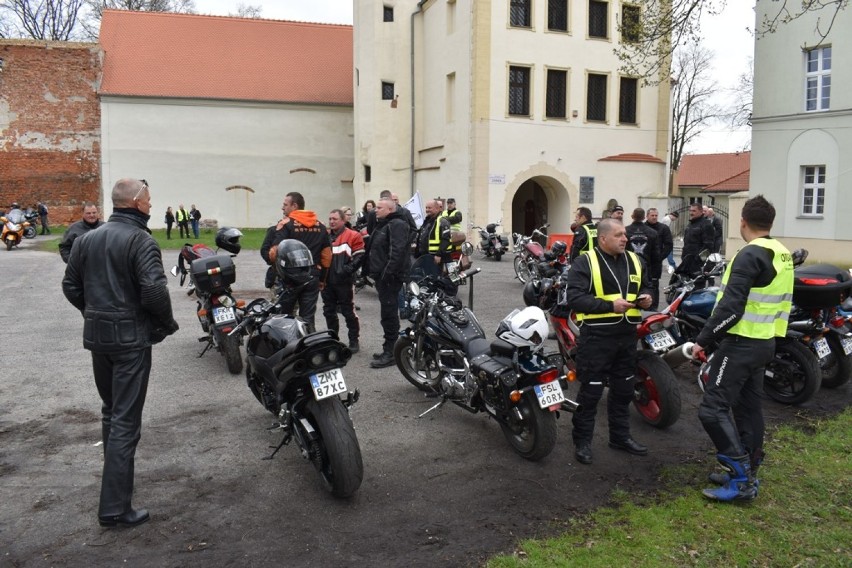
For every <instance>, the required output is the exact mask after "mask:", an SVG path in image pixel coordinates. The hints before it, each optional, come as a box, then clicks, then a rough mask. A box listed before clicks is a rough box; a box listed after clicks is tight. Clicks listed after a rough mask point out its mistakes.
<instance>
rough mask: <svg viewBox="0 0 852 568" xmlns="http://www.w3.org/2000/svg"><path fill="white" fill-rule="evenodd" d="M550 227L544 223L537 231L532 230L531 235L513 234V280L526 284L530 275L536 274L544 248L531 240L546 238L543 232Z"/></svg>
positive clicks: (542, 258)
mask: <svg viewBox="0 0 852 568" xmlns="http://www.w3.org/2000/svg"><path fill="white" fill-rule="evenodd" d="M549 226H550V224H549V223H546V224H544V225H542V226H541V227H539V228H538V229H533V232H532V235H529V236H527V235H522V234H520V233H513V234H512V238H513V239H514V244H513V249H514V251H515V260H514V262H513V265H514V268H515V278H517V279H518V280H520V281H521V284H526V283H527V282H529V281H530V279H531V277H532V275H534V274H536V264H537V263H539V262H541V261H542V260H544V247H543V246H541V243H539V242H538V241H535V240H533V239H534V238H535V237H542V238H544V239H546V238H547V235H546V234H545V233H544V232H543V231H544V230H545V229H547V228H548V227H549Z"/></svg>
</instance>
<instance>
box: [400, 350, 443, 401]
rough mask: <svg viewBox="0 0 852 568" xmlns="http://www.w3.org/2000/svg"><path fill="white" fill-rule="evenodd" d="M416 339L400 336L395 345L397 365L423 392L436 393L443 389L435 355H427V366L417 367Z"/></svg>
mask: <svg viewBox="0 0 852 568" xmlns="http://www.w3.org/2000/svg"><path fill="white" fill-rule="evenodd" d="M414 349H415V344H414V341H412V339H411V338H410V337H400V338H399V339H397V340H396V344H395V345H394V347H393V358H394V359H395V360H396V366H397V367H398V368H399V372H400V373H402V376H403V377H405V379H406V380H407V381H408V382H409V383H411V384H412V385H414V386H415V387H417V388H418V389H420V390H422V391H423V392H428V393H435V392H439V391H440V389H441V375H440V373H439V372H438V364H437V362H436V361H435V359H434V358H433V357H425V358H424V362H425V366H424V367H423V368H418V367H417V362H416V361H415V360H414Z"/></svg>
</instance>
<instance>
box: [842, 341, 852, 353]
mask: <svg viewBox="0 0 852 568" xmlns="http://www.w3.org/2000/svg"><path fill="white" fill-rule="evenodd" d="M840 343H841V344H842V345H843V353H844V354H846V355H849V354H850V353H852V337H842V338H840Z"/></svg>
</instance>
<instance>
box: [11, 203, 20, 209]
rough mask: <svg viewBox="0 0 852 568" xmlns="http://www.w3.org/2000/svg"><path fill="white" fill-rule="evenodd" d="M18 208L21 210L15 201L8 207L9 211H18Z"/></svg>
mask: <svg viewBox="0 0 852 568" xmlns="http://www.w3.org/2000/svg"><path fill="white" fill-rule="evenodd" d="M20 208H21V206H20V205H18V202H17V201H13V202H12V204H11V205H10V206H9V209H20Z"/></svg>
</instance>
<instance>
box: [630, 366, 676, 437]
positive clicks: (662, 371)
mask: <svg viewBox="0 0 852 568" xmlns="http://www.w3.org/2000/svg"><path fill="white" fill-rule="evenodd" d="M633 407H634V408H635V409H636V410H637V411H638V412H639V415H640V416H641V417H642V420H644V421H645V422H646V423H648V424H650V425H651V426H653V427H654V428H660V429H662V428H668V427H669V426H671V425H672V424H674V423H675V422H677V420H678V418H680V410H681V400H680V387H679V386H678V382H677V377H676V376H675V374H674V371H672V369H671V367H669V366H668V365H667V364H666V362H665V361H663V360H662V358H660V356H659V355H657V354H656V353H652V352H651V351H639V352H638V353H637V355H636V385H635V386H634V387H633Z"/></svg>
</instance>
